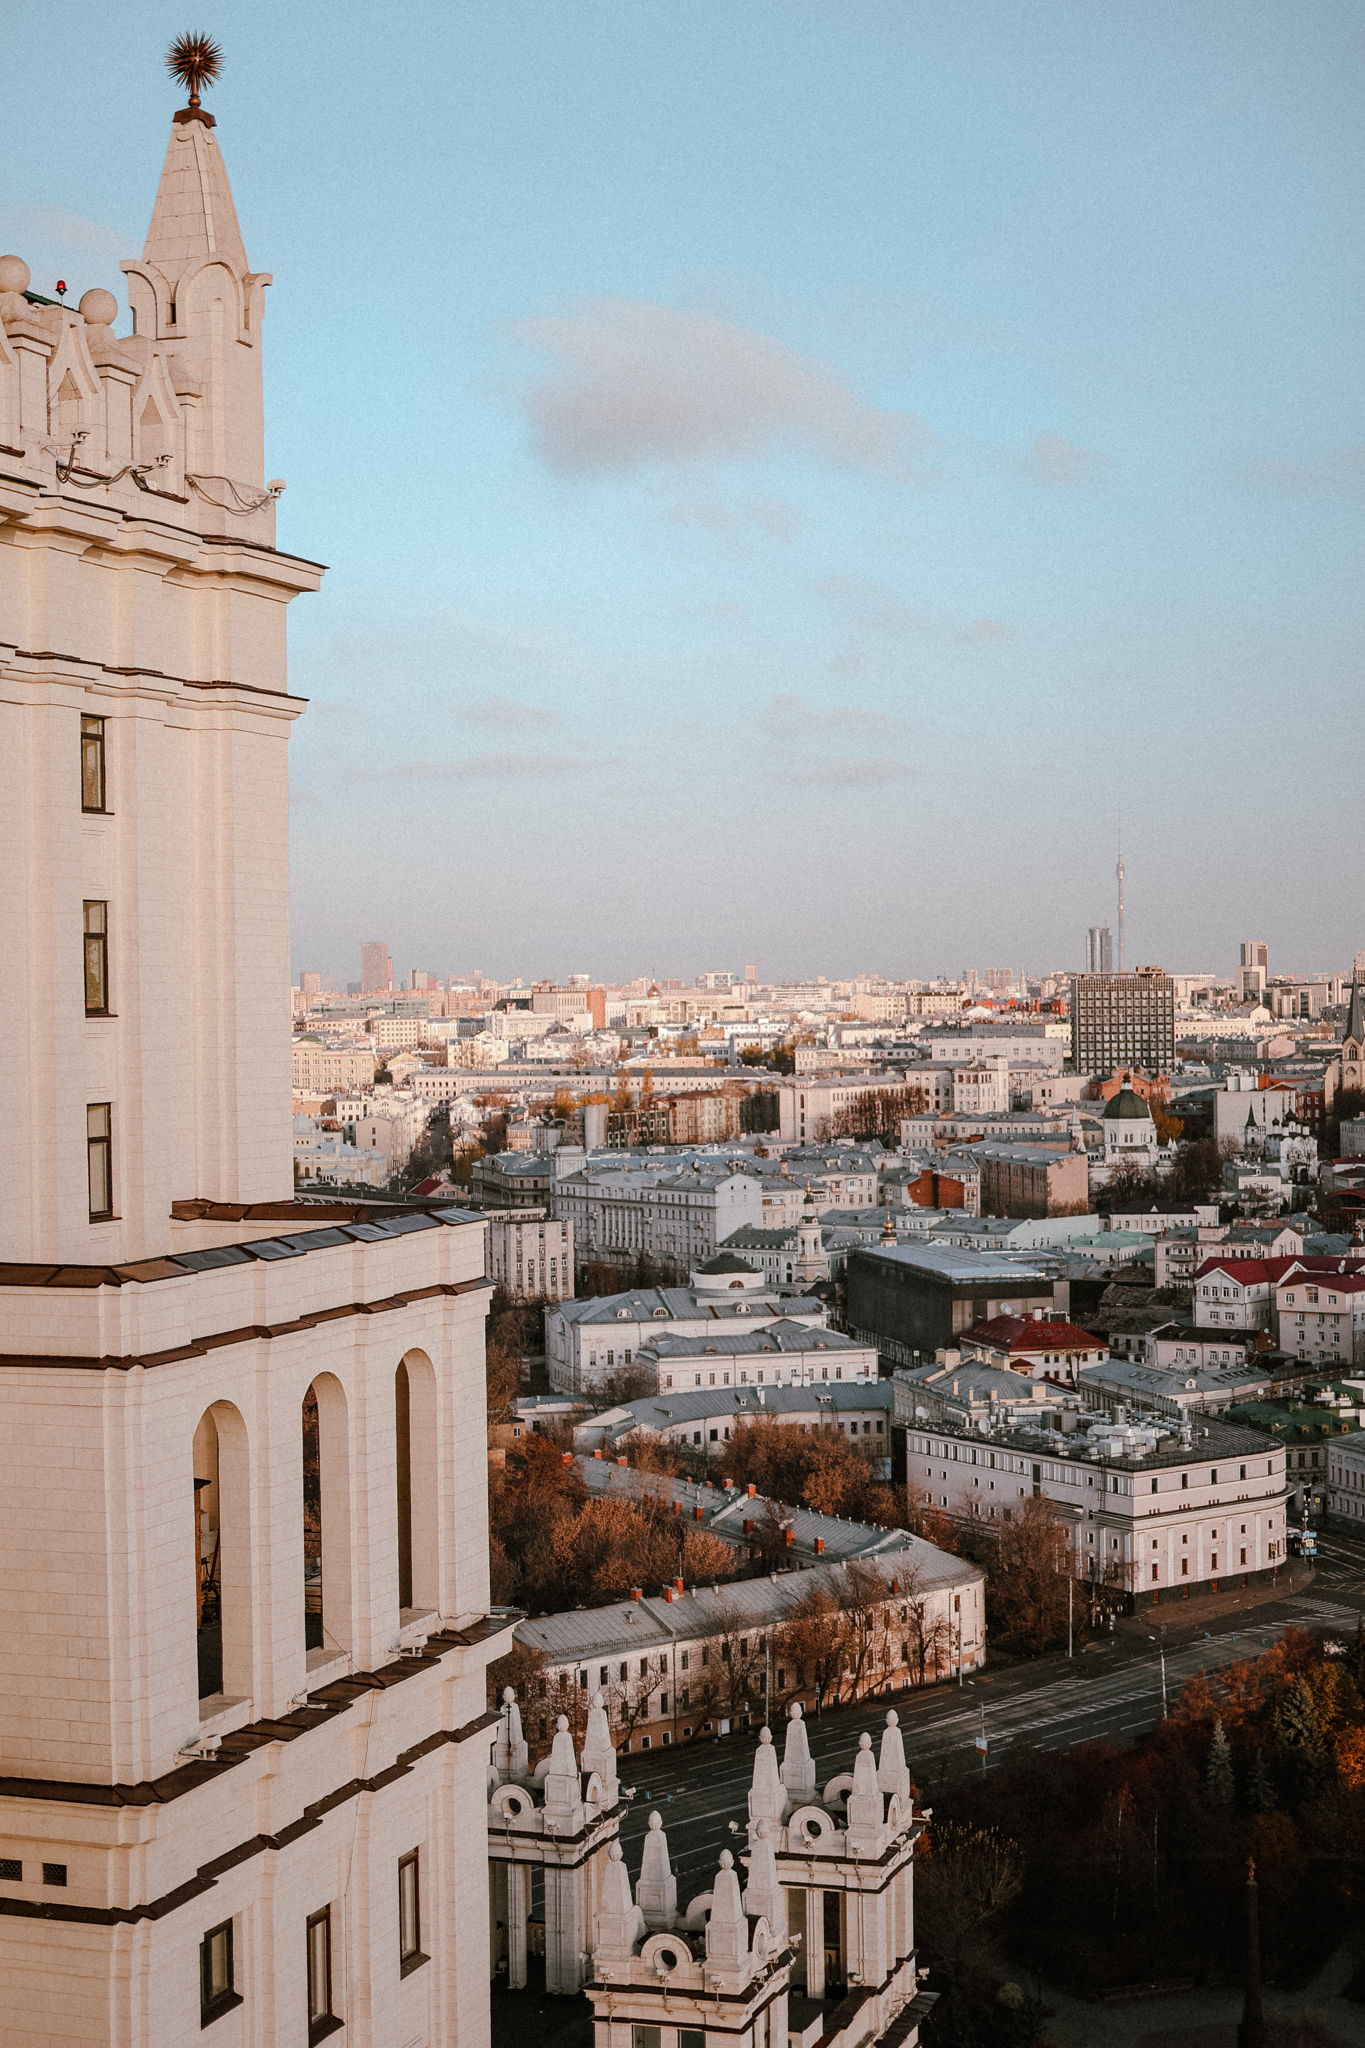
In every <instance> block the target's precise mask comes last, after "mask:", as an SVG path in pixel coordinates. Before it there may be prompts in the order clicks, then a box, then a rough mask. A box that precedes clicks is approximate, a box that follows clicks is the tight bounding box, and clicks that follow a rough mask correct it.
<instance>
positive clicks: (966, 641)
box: [957, 619, 1010, 647]
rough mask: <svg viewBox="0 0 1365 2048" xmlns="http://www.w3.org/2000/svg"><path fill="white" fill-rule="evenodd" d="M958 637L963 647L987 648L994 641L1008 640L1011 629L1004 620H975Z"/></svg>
mask: <svg viewBox="0 0 1365 2048" xmlns="http://www.w3.org/2000/svg"><path fill="white" fill-rule="evenodd" d="M957 637H958V642H959V644H960V645H961V646H963V647H986V646H988V645H989V644H990V642H991V641H992V640H1008V639H1009V637H1010V629H1009V627H1008V626H1007V625H1006V624H1005V622H1004V620H1003V619H973V620H972V621H971V623H970V625H966V626H964V627H963V628H962V631H961V632H960V633H959V634H958V636H957Z"/></svg>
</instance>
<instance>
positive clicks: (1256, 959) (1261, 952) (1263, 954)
mask: <svg viewBox="0 0 1365 2048" xmlns="http://www.w3.org/2000/svg"><path fill="white" fill-rule="evenodd" d="M1241 964H1242V966H1243V967H1259V968H1260V969H1261V972H1262V973H1263V974H1268V973H1269V972H1270V948H1269V946H1267V944H1266V942H1265V940H1264V939H1243V941H1242V960H1241Z"/></svg>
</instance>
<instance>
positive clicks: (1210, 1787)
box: [1204, 1715, 1237, 1806]
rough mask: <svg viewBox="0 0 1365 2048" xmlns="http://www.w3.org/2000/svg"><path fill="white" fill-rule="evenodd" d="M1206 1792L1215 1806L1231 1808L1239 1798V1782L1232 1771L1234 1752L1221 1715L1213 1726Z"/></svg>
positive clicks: (1205, 1784) (1205, 1776)
mask: <svg viewBox="0 0 1365 2048" xmlns="http://www.w3.org/2000/svg"><path fill="white" fill-rule="evenodd" d="M1204 1790H1205V1791H1206V1792H1207V1794H1208V1796H1209V1799H1210V1801H1211V1802H1212V1804H1213V1805H1214V1806H1231V1805H1232V1803H1233V1801H1234V1800H1235V1799H1236V1797H1237V1780H1236V1778H1235V1777H1234V1776H1233V1771H1232V1750H1231V1748H1230V1746H1229V1744H1228V1738H1227V1735H1226V1733H1225V1732H1224V1728H1223V1722H1222V1717H1221V1715H1220V1716H1219V1718H1218V1719H1217V1720H1216V1721H1215V1722H1214V1724H1213V1740H1212V1742H1211V1743H1210V1744H1209V1761H1208V1766H1207V1769H1206V1771H1205V1774H1204Z"/></svg>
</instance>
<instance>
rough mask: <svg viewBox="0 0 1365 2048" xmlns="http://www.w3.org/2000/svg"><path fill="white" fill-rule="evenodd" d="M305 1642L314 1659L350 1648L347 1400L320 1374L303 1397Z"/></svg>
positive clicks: (337, 1385)
mask: <svg viewBox="0 0 1365 2048" xmlns="http://www.w3.org/2000/svg"><path fill="white" fill-rule="evenodd" d="M301 1427H302V1435H303V1501H302V1508H303V1641H304V1648H305V1650H306V1651H307V1652H308V1656H309V1659H310V1661H317V1662H322V1661H324V1660H325V1659H326V1658H328V1657H337V1656H341V1655H343V1654H344V1653H345V1652H346V1651H348V1650H349V1649H350V1647H351V1499H350V1472H349V1454H348V1446H347V1421H346V1396H345V1395H344V1394H343V1392H342V1390H341V1386H340V1383H339V1382H338V1381H337V1380H335V1379H333V1377H332V1375H331V1374H330V1373H320V1374H319V1375H318V1377H317V1379H315V1380H314V1381H313V1384H312V1385H311V1386H310V1387H309V1389H308V1391H307V1393H306V1394H305V1395H304V1397H303V1407H302V1411H301Z"/></svg>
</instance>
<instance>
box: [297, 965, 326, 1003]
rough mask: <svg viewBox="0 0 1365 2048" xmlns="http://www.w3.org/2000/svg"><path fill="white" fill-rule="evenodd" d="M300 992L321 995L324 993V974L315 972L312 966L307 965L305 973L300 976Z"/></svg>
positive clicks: (308, 994) (306, 994) (307, 994)
mask: <svg viewBox="0 0 1365 2048" xmlns="http://www.w3.org/2000/svg"><path fill="white" fill-rule="evenodd" d="M299 992H300V994H301V995H305V996H320V995H321V994H322V976H321V975H320V974H317V973H314V971H313V970H312V969H311V968H308V967H305V968H304V970H303V973H302V974H301V975H300V976H299Z"/></svg>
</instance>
